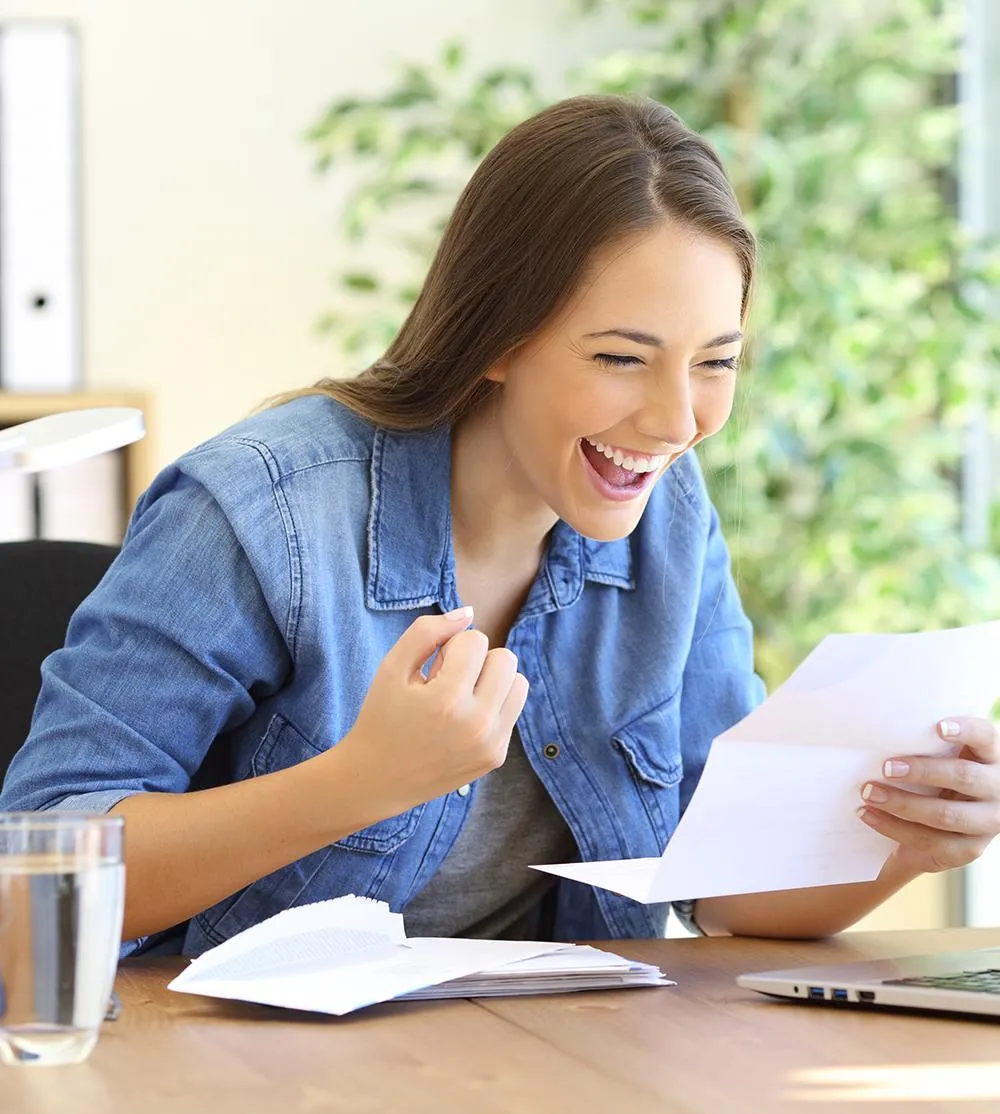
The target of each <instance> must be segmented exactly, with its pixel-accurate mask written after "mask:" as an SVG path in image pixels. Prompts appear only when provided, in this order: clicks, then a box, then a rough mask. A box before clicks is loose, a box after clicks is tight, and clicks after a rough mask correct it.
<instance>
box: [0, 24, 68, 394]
mask: <svg viewBox="0 0 1000 1114" xmlns="http://www.w3.org/2000/svg"><path fill="white" fill-rule="evenodd" d="M77 67H78V57H77V40H76V35H75V34H74V32H73V30H72V29H71V28H70V27H68V26H67V25H65V24H60V23H45V22H40V23H30V22H29V23H23V24H20V23H9V24H2V25H0V388H2V389H3V390H16V391H33V392H46V391H63V390H70V389H72V388H73V387H76V386H77V385H78V384H79V382H80V378H81V345H80V260H79V200H78V182H79V165H78V164H79V157H78V114H77V90H78V80H77Z"/></svg>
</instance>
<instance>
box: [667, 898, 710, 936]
mask: <svg viewBox="0 0 1000 1114" xmlns="http://www.w3.org/2000/svg"><path fill="white" fill-rule="evenodd" d="M694 907H695V901H693V900H692V901H672V902H671V903H670V908H671V909H672V910H673V913H674V916H675V917H676V918H677V919H678V921H680V923H681V924H682V925H683V926H684V927H685V928H686V929H687V930H688V932H690V933H691V935H692V936H704V935H705V933H704V932H702V930H701V926H700V925H699V924H698V922H697V921H696V920H695V919H694Z"/></svg>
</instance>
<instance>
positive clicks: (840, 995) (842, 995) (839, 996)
mask: <svg viewBox="0 0 1000 1114" xmlns="http://www.w3.org/2000/svg"><path fill="white" fill-rule="evenodd" d="M833 997H834V1000H835V1001H837V1002H846V1001H847V991H846V990H845V989H844V988H843V987H842V986H835V987H834V988H833Z"/></svg>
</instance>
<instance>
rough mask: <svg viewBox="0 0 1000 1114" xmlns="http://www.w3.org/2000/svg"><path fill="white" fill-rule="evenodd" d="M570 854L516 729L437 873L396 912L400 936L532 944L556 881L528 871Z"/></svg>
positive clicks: (571, 847)
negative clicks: (402, 929)
mask: <svg viewBox="0 0 1000 1114" xmlns="http://www.w3.org/2000/svg"><path fill="white" fill-rule="evenodd" d="M577 855H578V851H577V848H576V841H575V840H574V839H573V836H572V834H571V832H570V830H569V828H568V827H567V825H566V821H565V820H563V818H562V815H561V813H560V812H559V810H558V809H557V808H556V806H555V805H554V804H553V803H552V798H551V797H550V796H549V795H548V792H547V791H546V789H545V787H544V786H543V785H542V783H541V782H540V781H539V780H538V778H537V777H536V776H535V771H534V770H533V769H532V768H531V764H530V763H529V762H528V759H527V757H526V756H525V753H524V747H523V746H522V744H521V738H520V736H519V735H518V733H517V731H516V730H515V732H514V734H513V736H512V737H511V740H510V747H509V749H508V751H507V760H506V762H504V764H503V765H502V766H501V767H500V769H498V770H493V771H491V772H490V773H488V774H486V775H485V777H482V778H480V780H479V781H478V783H477V785H476V796H475V800H474V802H473V804H472V806H471V811H470V813H469V815H468V816H467V817H466V820H465V825H464V827H463V828H462V831H461V833H460V834H459V837H458V839H457V840H456V841H455V845H454V846H453V847H452V849H451V851H450V852H449V853H448V854H447V855H446V856H445V859H444V862H443V863H442V864H441V867H440V869H439V870H438V872H437V874H435V875H434V877H433V878H432V879H431V880H430V882H428V883H427V885H426V886H425V887H424V889H423V890H421V892H420V893H419V894H417V896H416V897H415V898H414V899H413V900H412V901H411V902H410V904H409V905H407V906H406V908H405V909H404V910H403V923H404V925H405V926H406V934H407V935H408V936H464V937H470V936H471V937H477V938H480V939H490V940H497V939H505V940H537V939H539V935H538V933H539V925H540V913H541V901H542V898H543V897H544V895H545V893H546V891H547V890H549V889H550V888H551V887H552V886H554V885H555V884H556V879H555V878H553V877H552V876H551V875H547V874H542V873H540V872H539V871H536V870H529V869H528V867H529V866H530V865H531V864H533V863H561V862H566V861H568V860H572V859H575V858H576V857H577Z"/></svg>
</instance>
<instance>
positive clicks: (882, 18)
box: [310, 0, 1000, 684]
mask: <svg viewBox="0 0 1000 1114" xmlns="http://www.w3.org/2000/svg"><path fill="white" fill-rule="evenodd" d="M608 6H612V7H615V8H617V9H619V10H620V12H621V13H622V14H623V16H625V17H626V18H627V19H628V20H630V21H631V22H632V23H634V24H635V25H636V28H637V37H638V39H639V40H640V46H638V47H636V48H632V49H628V50H619V51H615V52H612V53H609V54H607V55H605V56H604V57H601V58H600V59H598V60H597V61H596V62H595V63H592V64H590V65H587V66H585V67H583V68H582V69H581V70H580V72H579V73H577V74H576V75H574V76H573V77H572V78H571V80H570V82H569V91H580V90H586V91H612V92H622V93H641V94H646V95H649V96H652V97H655V98H656V99H657V100H660V101H662V102H664V103H666V104H669V105H671V107H673V108H674V109H676V110H677V111H678V112H679V113H680V115H681V116H682V117H683V118H684V119H685V120H686V121H687V122H688V123H689V124H690V125H691V126H692V127H694V128H696V129H697V130H699V131H701V132H703V133H704V134H705V135H706V136H708V137H709V138H710V139H711V140H712V142H713V143H714V144H715V145H716V147H717V148H718V149H719V150H720V152H721V153H722V155H723V158H724V159H725V161H726V163H727V166H728V167H729V169H730V173H731V175H732V178H733V181H734V184H735V186H736V189H737V191H738V193H739V196H740V199H741V202H742V204H743V206H744V210H745V212H746V214H747V217H748V220H749V221H750V223H751V225H752V226H753V228H754V231H755V232H756V233H757V235H758V237H759V239H760V241H761V245H762V259H763V268H762V281H761V283H760V289H759V292H758V295H757V298H756V303H755V307H754V313H753V322H752V325H753V334H754V336H753V345H752V354H751V359H750V360H749V362H748V368H747V371H746V373H745V374H744V377H743V382H742V384H741V392H740V396H739V399H738V403H737V408H736V414H735V417H734V420H733V421H732V422H731V423H730V425H729V426H728V427H727V431H726V432H725V433H723V434H720V435H719V436H718V437H716V438H715V439H713V440H712V441H711V442H709V443H708V444H707V445H706V446H705V447H704V449H703V451H702V459H703V462H704V464H705V466H706V474H707V476H708V480H709V485H710V488H711V491H712V495H713V498H714V500H715V502H716V505H717V506H718V508H719V511H720V514H721V516H722V519H723V523H724V526H725V529H726V533H727V536H728V538H729V541H730V546H731V549H732V551H733V557H734V564H735V570H736V576H737V579H738V582H739V585H740V590H741V592H742V594H743V598H744V601H745V604H746V607H747V611H748V613H749V614H750V616H751V618H752V620H753V622H754V625H755V629H756V632H757V649H758V661H759V665H760V668H761V671H762V673H763V674H764V676H765V678H766V679H767V680H768V682H769V683H771V684H773V683H776V682H779V681H780V680H782V679H783V678H784V677H785V676H786V675H787V674H788V672H789V671H790V670H791V669H792V668H793V667H794V666H795V664H796V663H797V662H798V661H799V660H800V659H801V657H802V656H803V655H804V653H805V652H807V651H808V649H809V648H810V647H811V646H813V645H814V644H815V643H816V642H817V641H818V640H819V639H820V638H821V637H822V636H823V635H824V634H826V633H828V632H829V631H831V630H871V629H877V630H906V629H919V628H926V627H933V626H943V625H950V624H955V623H962V622H970V621H976V620H977V619H981V618H986V617H992V616H993V615H995V614H996V613H997V611H998V609H1000V563H998V561H997V559H996V557H995V556H994V555H993V554H991V553H977V552H972V551H970V550H969V549H968V547H967V546H965V545H964V543H963V541H962V537H961V526H960V499H959V495H960V493H959V483H960V480H959V476H960V467H959V465H960V454H961V448H962V436H961V431H962V426H963V422H964V421H965V420H966V417H967V415H968V413H969V408H970V407H982V406H984V405H987V404H988V402H989V399H988V396H987V392H986V391H985V390H984V388H983V386H982V383H983V381H984V371H985V370H987V369H992V368H993V367H994V366H995V363H996V360H997V357H998V354H1000V342H998V332H997V328H996V326H995V325H993V324H991V323H990V322H989V321H988V320H987V319H985V318H984V317H983V315H982V313H981V312H980V309H979V308H978V307H979V306H980V304H981V303H982V299H981V298H980V296H979V292H980V290H981V289H982V288H983V286H984V285H987V284H989V283H990V282H995V281H996V280H997V278H1000V271H998V270H997V268H996V265H995V261H994V260H993V259H992V258H991V257H990V256H989V255H988V254H986V253H983V252H977V253H976V254H975V255H974V254H973V253H972V251H971V250H970V248H971V246H970V245H967V244H965V243H963V241H962V237H961V234H960V230H959V228H958V225H957V222H956V219H955V216H954V212H953V205H952V202H951V200H950V196H951V194H952V193H953V184H952V182H951V175H952V168H953V166H954V165H955V159H956V143H957V126H958V118H957V110H956V108H955V106H954V104H953V103H951V101H952V98H951V97H950V96H949V89H950V85H951V81H952V75H953V74H954V72H955V68H956V66H957V46H958V39H959V34H960V31H961V27H960V14H961V4H960V2H959V0H894V2H892V3H885V2H881V3H880V2H879V0H868V2H867V3H861V2H859V0H850V2H845V3H841V4H837V5H820V4H815V3H813V2H812V0H713V2H709V0H596V2H592V3H590V4H589V5H587V6H586V7H587V8H588V9H589V10H592V9H594V8H598V7H605V8H606V7H608ZM581 18H587V17H586V14H585V13H581ZM542 103H543V98H542V97H541V95H540V94H539V92H538V89H537V86H536V83H535V82H534V81H533V79H532V76H531V75H530V74H529V73H527V72H524V71H522V70H519V69H517V68H513V67H512V68H503V69H498V70H494V71H491V72H489V73H487V74H483V75H479V76H474V77H470V76H468V75H467V74H466V72H465V66H464V65H463V59H462V52H461V50H460V49H459V48H458V47H457V46H454V45H452V46H448V47H447V48H446V49H445V51H444V54H443V56H442V59H441V63H440V65H438V66H435V67H428V68H417V67H411V68H409V69H407V70H406V71H405V72H404V74H403V76H402V80H401V81H400V82H399V84H398V85H397V86H396V87H395V88H393V89H392V90H390V91H389V92H388V93H386V94H385V95H384V96H382V97H377V98H372V99H369V100H363V101H361V100H354V101H342V102H339V103H338V104H335V105H333V106H332V108H331V109H330V111H329V112H328V113H327V114H326V115H325V117H324V118H323V119H322V120H321V121H320V122H319V123H318V124H317V126H316V127H315V128H314V129H313V130H312V132H311V133H310V138H311V140H312V142H313V143H314V144H315V147H316V150H317V153H318V156H319V158H320V162H321V165H322V166H324V167H334V166H336V167H340V166H342V165H344V164H349V165H351V166H352V167H354V168H356V169H357V170H358V171H359V172H360V174H361V177H360V180H359V182H358V183H357V184H356V186H355V188H354V190H353V193H352V196H351V199H350V203H349V205H348V208H347V217H346V222H347V228H348V232H349V234H350V235H351V236H352V237H354V238H355V239H356V240H359V241H361V242H363V243H364V244H365V247H366V254H367V255H368V257H369V258H373V257H375V256H379V258H380V266H379V268H378V269H377V270H376V269H366V270H352V271H350V272H349V273H346V274H344V275H342V276H341V283H342V287H343V289H344V291H345V292H346V293H347V294H348V295H349V296H350V298H351V299H352V301H350V302H348V303H347V304H345V305H343V306H342V308H341V309H340V311H339V312H338V313H337V314H335V315H331V317H330V318H328V319H327V321H326V325H327V327H328V328H330V329H331V331H332V332H333V334H334V336H335V338H336V341H337V342H338V344H339V345H340V347H341V350H342V352H343V353H344V356H345V359H346V362H347V365H348V367H353V369H358V368H360V367H362V366H364V365H365V364H367V363H368V362H370V360H371V359H373V358H374V357H375V356H376V355H378V354H379V353H380V352H381V351H382V350H383V349H384V347H385V344H386V342H387V341H388V339H389V337H390V336H391V335H392V333H393V331H394V330H395V328H396V327H397V326H398V324H399V322H400V321H401V320H402V317H403V315H404V314H405V312H406V308H407V306H408V305H409V303H410V302H411V301H412V298H413V296H414V294H415V292H416V289H417V286H418V284H419V276H420V274H421V273H422V270H423V268H424V267H425V266H426V263H427V260H428V258H429V253H430V250H431V249H432V245H433V243H434V240H435V239H436V236H437V233H438V232H439V230H440V227H441V225H442V224H443V221H444V219H445V218H446V216H447V212H448V210H449V208H450V206H451V204H452V203H453V201H454V198H455V196H456V195H457V192H458V190H459V188H460V186H461V184H462V182H464V180H465V179H466V178H467V176H468V174H469V173H470V171H471V169H472V167H473V166H474V165H475V163H476V161H477V160H478V159H479V158H481V156H482V155H483V154H484V153H485V151H486V150H488V148H489V147H490V146H491V145H492V144H493V143H494V142H495V141H496V140H497V139H498V138H499V137H500V136H501V135H502V134H503V133H504V132H505V131H506V130H507V129H508V128H509V127H510V126H511V125H512V124H513V123H514V122H515V121H516V120H518V119H521V118H523V117H524V116H526V115H527V114H529V113H530V112H532V111H534V110H535V109H536V108H537V107H539V105H540V104H542ZM415 213H416V214H419V221H420V224H419V227H421V228H423V229H426V234H425V235H420V236H416V237H414V236H413V235H412V233H410V232H408V231H406V229H408V228H411V227H413V226H414V214H415ZM379 244H381V245H382V251H381V252H379V251H378V250H377V247H378V245H379ZM388 245H391V246H392V249H393V251H394V252H395V253H396V254H395V255H394V254H393V253H392V252H388V253H387V252H386V248H387V246H388ZM373 248H374V249H376V250H373ZM400 253H401V254H400ZM382 260H387V263H386V264H385V265H384V266H383V265H382Z"/></svg>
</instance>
